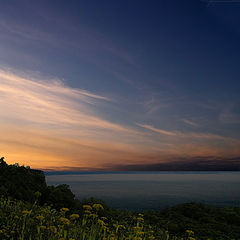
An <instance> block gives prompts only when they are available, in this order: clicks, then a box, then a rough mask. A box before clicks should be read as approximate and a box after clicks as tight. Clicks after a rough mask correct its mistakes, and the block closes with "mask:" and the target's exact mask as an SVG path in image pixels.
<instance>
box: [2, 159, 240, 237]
mask: <svg viewBox="0 0 240 240" xmlns="http://www.w3.org/2000/svg"><path fill="white" fill-rule="evenodd" d="M0 183H1V184H0V196H1V197H0V239H3V240H15V239H16V240H25V239H26V240H30V239H31V240H35V239H36V240H45V239H49V240H55V239H56V240H60V239H61V240H74V239H75V240H123V239H125V240H148V239H149V240H150V239H156V240H157V239H159V240H170V239H172V240H194V239H199V240H210V239H212V240H233V239H234V240H240V208H230V207H224V208H216V207H213V206H208V205H204V204H200V203H186V204H181V205H178V206H175V207H171V208H167V209H165V210H162V211H146V212H144V213H140V214H139V213H135V212H131V211H129V210H125V211H122V210H117V209H111V208H109V207H108V206H107V205H106V204H105V203H104V201H102V200H98V199H93V198H91V199H86V200H83V201H79V200H77V199H75V198H74V194H73V193H72V192H71V190H70V189H69V186H68V185H59V186H56V187H54V186H47V185H46V181H45V176H44V174H43V172H41V171H36V170H32V169H30V168H29V167H24V166H18V165H17V164H15V165H8V164H7V163H6V162H5V161H4V159H3V158H2V159H0Z"/></svg>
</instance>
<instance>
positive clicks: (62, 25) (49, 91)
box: [0, 0, 240, 170]
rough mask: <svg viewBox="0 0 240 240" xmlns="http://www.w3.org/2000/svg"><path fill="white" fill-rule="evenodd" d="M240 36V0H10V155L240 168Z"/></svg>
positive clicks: (53, 164) (4, 51) (4, 110)
mask: <svg viewBox="0 0 240 240" xmlns="http://www.w3.org/2000/svg"><path fill="white" fill-rule="evenodd" d="M239 43H240V2H238V1H231V0H229V1H221V0H220V1H211V2H209V1H200V0H188V1H185V0H181V1H179V0H168V1H141V0H131V1H129V0H121V1H110V0H107V1H105V0H101V1H99V0H96V1H91V0H87V1H74V0H71V1H66V0H57V1H50V0H48V1H47V0H43V1H30V0H29V1H26V0H21V1H19V0H15V1H14V0H8V1H1V3H0V131H1V134H0V151H1V152H0V153H1V155H2V156H5V157H6V160H7V162H8V163H15V162H18V163H20V164H25V165H30V166H31V167H33V168H40V169H44V170H101V169H104V170H127V169H131V170H138V169H140V170H144V169H145V170H148V169H151V170H153V169H155V167H156V170H157V169H161V168H159V166H160V165H161V164H163V165H164V166H166V164H167V165H169V164H170V165H171V164H172V166H175V165H176V166H178V165H179V164H182V165H185V166H187V165H189V164H190V166H194V165H195V166H199V164H200V165H201V164H205V165H211V167H212V165H214V166H216V168H217V167H218V166H220V165H221V166H222V164H223V165H224V164H225V165H230V166H231V165H232V164H235V165H238V166H239V164H240V134H239V133H240V97H239V93H240V58H239V56H240V55H239V54H240V44H239ZM225 165H224V166H225ZM190 169H191V167H190Z"/></svg>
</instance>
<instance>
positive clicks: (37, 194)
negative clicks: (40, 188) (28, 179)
mask: <svg viewBox="0 0 240 240" xmlns="http://www.w3.org/2000/svg"><path fill="white" fill-rule="evenodd" d="M34 195H35V197H37V198H39V197H41V195H42V194H41V193H40V192H35V193H34Z"/></svg>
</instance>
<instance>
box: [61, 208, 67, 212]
mask: <svg viewBox="0 0 240 240" xmlns="http://www.w3.org/2000/svg"><path fill="white" fill-rule="evenodd" d="M68 211H69V209H68V208H61V209H60V212H68Z"/></svg>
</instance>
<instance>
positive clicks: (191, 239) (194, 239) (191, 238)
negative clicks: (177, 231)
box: [188, 237, 196, 240]
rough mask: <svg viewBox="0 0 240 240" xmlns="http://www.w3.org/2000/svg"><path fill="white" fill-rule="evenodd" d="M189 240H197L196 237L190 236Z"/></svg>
mask: <svg viewBox="0 0 240 240" xmlns="http://www.w3.org/2000/svg"><path fill="white" fill-rule="evenodd" d="M188 239H189V240H196V238H193V237H188Z"/></svg>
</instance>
